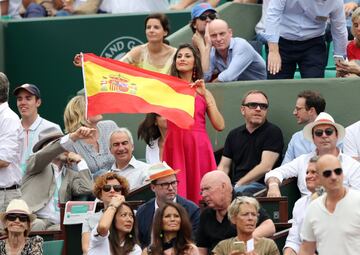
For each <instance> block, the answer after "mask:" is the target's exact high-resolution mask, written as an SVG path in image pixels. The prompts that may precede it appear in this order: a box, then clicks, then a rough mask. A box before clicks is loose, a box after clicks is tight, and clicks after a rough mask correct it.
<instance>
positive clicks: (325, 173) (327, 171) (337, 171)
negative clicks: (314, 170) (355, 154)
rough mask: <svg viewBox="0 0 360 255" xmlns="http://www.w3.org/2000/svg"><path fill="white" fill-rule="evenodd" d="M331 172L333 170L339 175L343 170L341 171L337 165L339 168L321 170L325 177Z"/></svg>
mask: <svg viewBox="0 0 360 255" xmlns="http://www.w3.org/2000/svg"><path fill="white" fill-rule="evenodd" d="M332 172H334V173H335V174H336V175H341V174H342V172H343V171H342V168H341V167H339V168H335V169H334V170H325V171H323V172H322V175H323V176H324V177H325V178H329V177H330V176H331V174H332Z"/></svg>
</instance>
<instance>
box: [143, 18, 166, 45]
mask: <svg viewBox="0 0 360 255" xmlns="http://www.w3.org/2000/svg"><path fill="white" fill-rule="evenodd" d="M145 34H146V38H147V40H148V42H159V41H160V42H162V41H163V39H164V37H165V36H167V34H168V33H167V32H166V31H165V30H164V28H163V27H162V25H161V22H160V20H158V19H148V21H147V22H146V28H145Z"/></svg>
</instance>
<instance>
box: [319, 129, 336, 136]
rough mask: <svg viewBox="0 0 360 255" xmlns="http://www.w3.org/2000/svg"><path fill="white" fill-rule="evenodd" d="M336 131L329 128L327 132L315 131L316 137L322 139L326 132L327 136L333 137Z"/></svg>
mask: <svg viewBox="0 0 360 255" xmlns="http://www.w3.org/2000/svg"><path fill="white" fill-rule="evenodd" d="M334 131H335V130H334V129H333V128H327V129H325V130H322V129H316V130H314V135H315V136H317V137H321V136H322V135H323V134H324V132H325V135H326V136H331V135H332V134H333V133H334Z"/></svg>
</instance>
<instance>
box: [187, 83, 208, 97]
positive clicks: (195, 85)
mask: <svg viewBox="0 0 360 255" xmlns="http://www.w3.org/2000/svg"><path fill="white" fill-rule="evenodd" d="M189 86H190V87H191V88H195V90H196V92H197V93H198V94H199V95H201V96H204V95H205V93H206V88H205V82H204V80H203V79H200V80H196V81H195V82H193V83H190V84H189Z"/></svg>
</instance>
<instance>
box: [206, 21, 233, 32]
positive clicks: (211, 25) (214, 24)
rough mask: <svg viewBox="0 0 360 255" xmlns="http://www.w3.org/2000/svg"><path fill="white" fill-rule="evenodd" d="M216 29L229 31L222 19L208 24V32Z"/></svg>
mask: <svg viewBox="0 0 360 255" xmlns="http://www.w3.org/2000/svg"><path fill="white" fill-rule="evenodd" d="M216 28H224V29H229V25H228V23H227V22H226V21H225V20H223V19H214V20H213V21H212V22H210V23H209V32H210V31H212V30H214V29H216Z"/></svg>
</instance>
